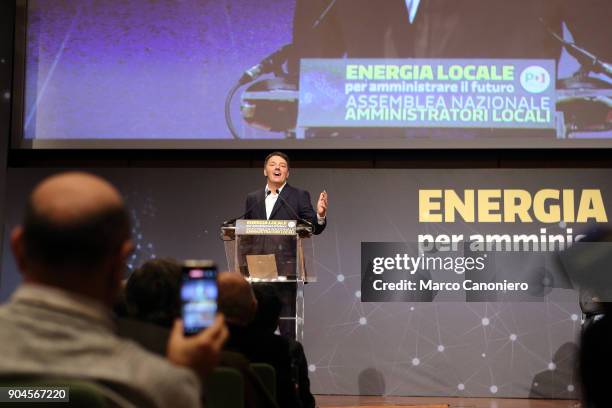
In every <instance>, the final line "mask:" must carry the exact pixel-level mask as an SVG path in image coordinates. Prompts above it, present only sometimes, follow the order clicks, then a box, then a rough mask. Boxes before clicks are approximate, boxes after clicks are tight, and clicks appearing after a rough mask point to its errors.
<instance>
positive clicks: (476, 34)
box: [290, 0, 612, 70]
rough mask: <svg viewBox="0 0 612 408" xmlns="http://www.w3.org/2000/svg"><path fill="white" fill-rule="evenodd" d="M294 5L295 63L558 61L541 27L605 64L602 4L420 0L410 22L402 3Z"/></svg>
mask: <svg viewBox="0 0 612 408" xmlns="http://www.w3.org/2000/svg"><path fill="white" fill-rule="evenodd" d="M329 4H330V1H327V0H297V1H296V7H295V16H294V22H293V43H294V44H295V49H294V50H293V53H295V54H296V55H293V56H292V59H293V60H294V61H290V62H291V64H290V66H291V67H293V70H297V69H298V61H297V60H298V59H299V58H341V57H342V56H343V55H346V56H347V57H349V58H385V57H398V58H552V59H556V58H559V55H560V53H561V44H560V43H559V42H557V41H556V40H555V39H554V38H553V37H552V36H551V35H550V34H549V33H548V32H547V31H546V29H545V27H544V25H543V24H542V23H541V22H540V18H542V19H543V20H544V21H545V22H546V24H547V25H548V26H550V27H551V28H552V29H554V30H555V31H557V32H559V33H560V32H562V23H563V22H564V23H566V24H567V26H568V27H569V29H570V31H571V32H572V35H573V37H574V39H575V41H576V42H577V43H578V44H580V45H582V46H583V47H585V48H587V49H589V50H590V51H591V52H593V53H594V54H596V55H597V56H599V57H600V58H601V59H603V60H604V61H610V58H611V55H612V47H610V45H609V39H610V35H612V25H611V24H609V22H610V10H611V8H610V2H609V0H589V1H585V2H579V1H571V0H556V1H550V0H487V1H473V0H454V1H448V0H421V1H420V4H419V6H418V11H417V14H416V18H415V20H414V22H413V23H412V24H409V22H408V21H409V20H408V12H407V9H406V2H405V1H404V0H387V1H385V5H384V7H381V6H380V2H379V1H376V0H338V1H336V2H335V3H334V5H333V6H332V7H331V9H330V10H329V11H328V13H327V14H326V15H325V18H324V19H323V20H322V21H321V23H320V24H319V25H318V26H317V27H316V28H313V27H312V26H313V23H314V22H315V21H316V20H317V18H319V17H320V16H321V15H322V14H323V11H324V10H326V8H327V7H328V5H329Z"/></svg>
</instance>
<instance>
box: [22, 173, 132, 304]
mask: <svg viewBox="0 0 612 408" xmlns="http://www.w3.org/2000/svg"><path fill="white" fill-rule="evenodd" d="M11 247H12V249H13V253H14V255H15V259H16V261H17V265H18V267H19V269H20V270H21V272H22V273H23V275H24V280H25V282H26V283H37V284H44V285H48V286H54V287H59V288H62V289H65V290H69V291H72V292H75V293H79V294H82V295H85V296H89V297H92V298H95V299H97V300H100V301H103V302H104V303H106V304H108V305H110V304H112V301H113V299H114V296H115V293H116V291H117V289H118V288H119V286H120V282H121V278H122V275H123V271H124V267H125V261H126V259H127V256H128V255H129V254H130V252H131V251H132V247H133V246H132V242H131V240H130V222H129V216H128V214H127V211H126V209H125V206H124V204H123V200H122V198H121V196H120V194H119V192H118V191H117V190H116V189H115V188H114V187H113V186H112V185H111V184H110V183H108V182H107V181H106V180H104V179H102V178H100V177H98V176H94V175H92V174H88V173H82V172H68V173H60V174H57V175H53V176H51V177H48V178H46V179H44V180H43V181H42V182H40V183H39V184H38V185H37V186H36V187H35V188H34V190H33V192H32V194H31V195H30V198H29V201H28V204H27V208H26V213H25V218H24V220H23V224H22V225H20V226H18V227H16V228H15V229H14V230H13V231H12V234H11Z"/></svg>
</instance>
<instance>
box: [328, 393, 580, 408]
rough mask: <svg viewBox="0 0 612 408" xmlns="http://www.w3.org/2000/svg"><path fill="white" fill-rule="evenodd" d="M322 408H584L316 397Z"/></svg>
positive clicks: (560, 403)
mask: <svg viewBox="0 0 612 408" xmlns="http://www.w3.org/2000/svg"><path fill="white" fill-rule="evenodd" d="M316 399H317V404H318V406H319V407H320V408H332V407H344V408H347V407H362V408H364V407H369V408H374V407H385V408H389V407H402V408H406V407H419V408H420V407H423V408H446V407H449V408H580V404H579V403H578V402H577V401H571V400H543V399H513V398H512V399H511V398H452V397H359V396H352V395H316Z"/></svg>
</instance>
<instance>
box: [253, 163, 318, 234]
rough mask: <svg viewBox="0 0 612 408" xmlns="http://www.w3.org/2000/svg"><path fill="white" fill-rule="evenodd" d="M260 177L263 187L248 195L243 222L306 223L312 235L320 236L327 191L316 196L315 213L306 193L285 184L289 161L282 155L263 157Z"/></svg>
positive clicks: (287, 176)
mask: <svg viewBox="0 0 612 408" xmlns="http://www.w3.org/2000/svg"><path fill="white" fill-rule="evenodd" d="M263 174H264V176H265V177H266V181H267V182H266V186H265V188H264V189H259V190H257V191H253V192H252V193H250V194H249V195H247V199H246V214H245V216H244V218H245V219H247V220H249V219H250V220H297V221H298V222H304V221H306V224H310V225H311V226H312V229H313V231H312V232H313V234H315V235H317V234H320V233H321V232H323V230H324V229H325V225H326V214H327V192H326V191H323V192H321V194H320V195H319V200H318V201H317V212H316V213H315V211H314V209H313V208H312V204H311V203H310V194H309V193H308V191H306V190H300V189H299V188H295V187H293V186H290V185H289V184H287V179H288V178H289V157H288V156H287V155H286V154H285V153H282V152H273V153H270V154H269V155H268V156H267V157H266V160H265V162H264V169H263Z"/></svg>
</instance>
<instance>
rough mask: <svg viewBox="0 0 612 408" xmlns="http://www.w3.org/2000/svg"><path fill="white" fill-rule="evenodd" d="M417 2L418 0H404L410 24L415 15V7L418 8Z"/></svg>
mask: <svg viewBox="0 0 612 408" xmlns="http://www.w3.org/2000/svg"><path fill="white" fill-rule="evenodd" d="M419 2H420V0H406V8H407V9H408V20H410V24H412V23H414V18H415V17H416V13H417V9H418V8H419Z"/></svg>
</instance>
